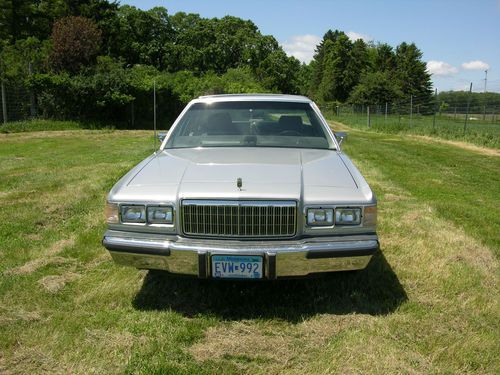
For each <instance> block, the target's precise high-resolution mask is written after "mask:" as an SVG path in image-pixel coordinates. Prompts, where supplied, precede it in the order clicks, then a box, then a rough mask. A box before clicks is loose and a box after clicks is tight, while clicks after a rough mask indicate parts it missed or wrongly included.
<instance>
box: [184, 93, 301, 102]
mask: <svg viewBox="0 0 500 375" xmlns="http://www.w3.org/2000/svg"><path fill="white" fill-rule="evenodd" d="M193 101H194V102H197V103H213V102H237V101H242V102H244V101H270V102H296V103H297V102H298V103H311V99H309V98H306V97H305V96H300V95H285V94H223V95H205V96H200V97H199V98H198V99H195V100H193Z"/></svg>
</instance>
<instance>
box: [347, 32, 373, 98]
mask: <svg viewBox="0 0 500 375" xmlns="http://www.w3.org/2000/svg"><path fill="white" fill-rule="evenodd" d="M370 68H371V67H370V61H369V58H368V47H367V45H366V43H365V42H364V41H363V39H358V40H356V41H355V42H354V43H353V44H352V48H351V50H350V52H349V61H348V62H347V66H346V69H345V72H344V78H343V85H344V86H345V88H346V90H347V91H349V92H350V91H351V90H352V88H353V87H354V86H356V85H357V84H358V83H359V80H360V78H361V76H362V75H363V73H364V72H366V71H368V70H370Z"/></svg>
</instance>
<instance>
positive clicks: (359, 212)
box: [335, 207, 363, 227]
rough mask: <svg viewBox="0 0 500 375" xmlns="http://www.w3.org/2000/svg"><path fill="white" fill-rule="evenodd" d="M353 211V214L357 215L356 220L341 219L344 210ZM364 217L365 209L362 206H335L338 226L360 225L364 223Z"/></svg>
mask: <svg viewBox="0 0 500 375" xmlns="http://www.w3.org/2000/svg"><path fill="white" fill-rule="evenodd" d="M349 211H351V212H352V213H354V215H353V216H355V217H356V220H352V221H350V222H349V221H346V220H342V219H341V215H342V213H343V212H349ZM362 219H363V209H362V208H361V207H337V208H335V225H337V226H342V227H344V226H349V227H352V226H359V225H361V223H362Z"/></svg>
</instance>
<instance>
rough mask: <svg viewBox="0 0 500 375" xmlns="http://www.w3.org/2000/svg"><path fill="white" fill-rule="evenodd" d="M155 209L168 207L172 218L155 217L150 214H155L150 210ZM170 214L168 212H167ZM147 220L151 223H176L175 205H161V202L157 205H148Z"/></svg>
mask: <svg viewBox="0 0 500 375" xmlns="http://www.w3.org/2000/svg"><path fill="white" fill-rule="evenodd" d="M154 209H166V210H169V211H170V219H168V220H167V219H164V220H163V219H155V218H152V217H150V216H152V215H154V214H152V213H150V210H154ZM167 216H168V214H167ZM146 222H147V223H148V224H150V225H172V224H174V207H173V206H169V205H160V204H155V205H148V206H146Z"/></svg>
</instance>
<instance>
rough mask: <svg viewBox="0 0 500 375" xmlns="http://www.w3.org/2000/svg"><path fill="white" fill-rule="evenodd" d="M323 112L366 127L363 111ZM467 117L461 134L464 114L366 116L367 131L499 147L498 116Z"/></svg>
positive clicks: (344, 121) (476, 115)
mask: <svg viewBox="0 0 500 375" xmlns="http://www.w3.org/2000/svg"><path fill="white" fill-rule="evenodd" d="M324 113H325V114H326V115H327V116H329V118H330V119H332V120H335V121H340V122H342V123H344V124H347V125H349V126H351V127H355V128H357V129H361V130H368V121H367V115H366V113H354V114H352V113H350V112H347V111H345V110H344V111H340V112H339V116H336V115H334V114H332V112H331V110H330V111H328V110H325V111H324ZM469 118H470V119H471V120H469V121H468V123H467V128H466V131H465V133H464V122H465V115H463V114H461V115H457V116H456V117H454V116H453V115H448V114H443V115H441V116H436V119H435V120H434V118H433V116H432V115H428V116H423V115H417V114H414V115H413V116H412V118H411V119H410V116H409V115H408V114H405V115H401V116H400V115H394V114H393V115H388V116H387V118H385V116H384V114H383V113H380V114H376V113H372V114H371V115H370V126H371V128H370V129H369V130H371V131H375V132H380V133H388V134H400V135H409V134H414V135H426V136H431V137H435V138H442V139H448V140H459V141H464V142H469V143H473V144H475V145H478V146H484V147H492V148H497V149H500V115H498V116H495V119H496V120H495V121H494V122H493V121H492V119H491V116H489V117H488V119H487V120H486V121H483V120H482V115H481V114H471V115H469Z"/></svg>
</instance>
